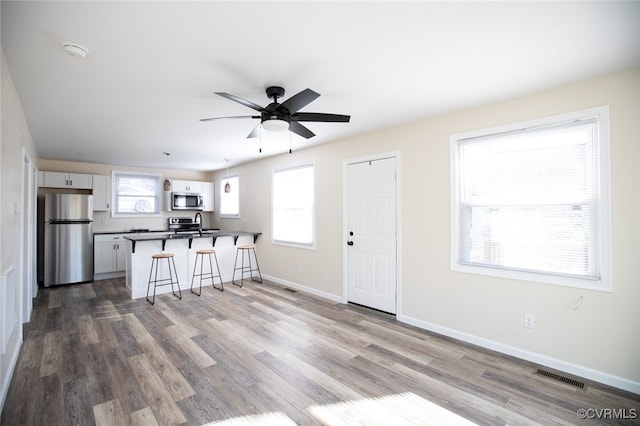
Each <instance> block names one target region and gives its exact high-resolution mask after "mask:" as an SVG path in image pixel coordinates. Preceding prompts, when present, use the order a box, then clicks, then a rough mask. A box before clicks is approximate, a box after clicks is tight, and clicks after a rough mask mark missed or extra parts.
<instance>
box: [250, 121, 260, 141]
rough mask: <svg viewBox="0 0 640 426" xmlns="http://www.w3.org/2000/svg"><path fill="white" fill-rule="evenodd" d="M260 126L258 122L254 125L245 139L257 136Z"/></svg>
mask: <svg viewBox="0 0 640 426" xmlns="http://www.w3.org/2000/svg"><path fill="white" fill-rule="evenodd" d="M261 127H262V125H261V124H258V125H257V126H256V127H254V128H253V130H252V131H251V133H249V136H247V139H248V138H257V137H258V136H260V131H261V130H262V129H261Z"/></svg>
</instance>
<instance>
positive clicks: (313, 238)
mask: <svg viewBox="0 0 640 426" xmlns="http://www.w3.org/2000/svg"><path fill="white" fill-rule="evenodd" d="M303 167H313V212H312V213H313V217H312V221H313V225H312V230H311V233H312V235H311V243H310V244H304V243H296V242H293V241H282V240H276V239H274V238H273V220H274V214H273V194H274V190H273V175H274V173H277V172H282V171H287V170H295V169H300V168H303ZM317 178H318V172H317V170H316V163H315V161H312V162H305V163H299V164H294V165H290V166H285V167H277V168H273V169H271V230H272V231H271V243H272V244H276V245H280V246H288V247H296V248H303V249H308V250H315V249H316V240H317V233H316V222H317V220H316V219H317V212H316V210H317V201H318V195H317V193H318V180H317Z"/></svg>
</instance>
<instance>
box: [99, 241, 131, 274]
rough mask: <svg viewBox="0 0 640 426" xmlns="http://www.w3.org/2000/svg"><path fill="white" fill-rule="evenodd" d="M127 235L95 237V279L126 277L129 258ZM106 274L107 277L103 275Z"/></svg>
mask: <svg viewBox="0 0 640 426" xmlns="http://www.w3.org/2000/svg"><path fill="white" fill-rule="evenodd" d="M124 235H126V234H99V235H94V237H93V277H94V279H101V278H111V277H116V276H124V272H125V269H126V266H127V264H126V258H127V242H126V240H125V239H124V238H123V237H124ZM101 274H106V275H101Z"/></svg>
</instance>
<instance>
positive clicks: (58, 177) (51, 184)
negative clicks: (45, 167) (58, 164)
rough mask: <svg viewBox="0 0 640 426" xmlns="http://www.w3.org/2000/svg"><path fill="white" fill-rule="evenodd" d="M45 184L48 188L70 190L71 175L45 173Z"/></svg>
mask: <svg viewBox="0 0 640 426" xmlns="http://www.w3.org/2000/svg"><path fill="white" fill-rule="evenodd" d="M42 174H43V178H44V179H43V184H42V186H44V187H46V188H68V187H69V173H60V172H43V173H42Z"/></svg>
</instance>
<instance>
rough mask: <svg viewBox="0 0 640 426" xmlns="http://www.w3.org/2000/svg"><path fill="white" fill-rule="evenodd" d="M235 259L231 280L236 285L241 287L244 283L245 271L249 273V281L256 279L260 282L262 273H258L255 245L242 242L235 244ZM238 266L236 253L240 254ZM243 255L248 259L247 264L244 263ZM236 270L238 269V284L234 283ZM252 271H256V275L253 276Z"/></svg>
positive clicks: (258, 266)
mask: <svg viewBox="0 0 640 426" xmlns="http://www.w3.org/2000/svg"><path fill="white" fill-rule="evenodd" d="M236 249H237V250H236V260H235V262H234V264H233V276H232V277H231V282H232V283H233V284H235V285H237V286H238V287H242V286H243V285H244V275H245V273H249V275H250V277H251V281H256V282H259V283H262V274H261V273H260V265H258V257H257V256H256V246H255V245H253V244H244V245H239V246H236ZM252 252H253V259H254V260H255V263H256V267H255V268H254V267H253V265H252V264H251V253H252ZM240 253H242V254H241V255H240V267H238V254H240ZM245 257H246V258H247V260H248V263H249V265H248V266H245V265H244V259H245ZM236 271H240V284H238V283H236V281H235V279H236ZM254 272H258V275H257V276H254V274H253V273H254Z"/></svg>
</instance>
